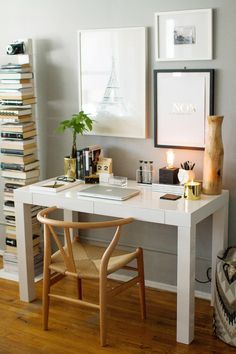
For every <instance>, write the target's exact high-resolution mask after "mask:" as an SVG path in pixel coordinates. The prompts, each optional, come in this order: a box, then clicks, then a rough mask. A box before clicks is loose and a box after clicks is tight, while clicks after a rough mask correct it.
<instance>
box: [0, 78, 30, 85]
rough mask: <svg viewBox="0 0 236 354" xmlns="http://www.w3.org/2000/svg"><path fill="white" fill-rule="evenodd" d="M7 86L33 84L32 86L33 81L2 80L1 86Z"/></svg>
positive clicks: (0, 80) (0, 81)
mask: <svg viewBox="0 0 236 354" xmlns="http://www.w3.org/2000/svg"><path fill="white" fill-rule="evenodd" d="M5 84H10V85H14V84H19V85H23V84H31V85H32V81H31V79H0V85H5Z"/></svg>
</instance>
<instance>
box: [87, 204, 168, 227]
mask: <svg viewBox="0 0 236 354" xmlns="http://www.w3.org/2000/svg"><path fill="white" fill-rule="evenodd" d="M94 214H99V215H107V216H114V217H119V218H127V217H133V218H135V219H136V220H140V221H147V222H155V223H158V224H163V223H164V220H165V218H164V212H163V211H162V210H155V209H145V208H142V209H141V208H135V207H132V206H125V205H124V204H123V203H121V204H115V203H114V204H110V203H103V202H98V203H97V202H94Z"/></svg>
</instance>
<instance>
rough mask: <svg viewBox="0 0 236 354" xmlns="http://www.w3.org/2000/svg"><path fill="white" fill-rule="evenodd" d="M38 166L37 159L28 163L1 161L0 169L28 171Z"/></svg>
mask: <svg viewBox="0 0 236 354" xmlns="http://www.w3.org/2000/svg"><path fill="white" fill-rule="evenodd" d="M38 167H39V161H33V162H30V163H28V164H17V163H5V162H1V169H2V171H5V170H14V171H22V172H25V171H30V170H33V169H35V168H38Z"/></svg>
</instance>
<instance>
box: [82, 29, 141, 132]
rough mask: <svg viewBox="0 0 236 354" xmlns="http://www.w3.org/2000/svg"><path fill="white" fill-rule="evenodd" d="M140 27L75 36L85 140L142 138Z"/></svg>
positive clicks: (83, 32)
mask: <svg viewBox="0 0 236 354" xmlns="http://www.w3.org/2000/svg"><path fill="white" fill-rule="evenodd" d="M146 37H147V33H146V28H145V27H129V28H111V29H91V30H81V31H78V54H79V109H80V110H83V111H84V112H85V113H86V114H88V115H89V116H90V117H91V118H92V119H94V120H95V122H94V124H93V130H92V132H90V133H88V134H94V135H102V136H117V137H128V138H146V137H147V123H146V119H147V118H146V77H147V75H146V71H147V48H146V46H147V43H146Z"/></svg>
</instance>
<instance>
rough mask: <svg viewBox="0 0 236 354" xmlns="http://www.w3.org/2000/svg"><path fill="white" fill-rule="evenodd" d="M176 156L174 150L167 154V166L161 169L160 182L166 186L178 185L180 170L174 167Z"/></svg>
mask: <svg viewBox="0 0 236 354" xmlns="http://www.w3.org/2000/svg"><path fill="white" fill-rule="evenodd" d="M174 159H175V154H174V152H173V150H171V149H170V150H168V151H167V153H166V160H167V166H166V167H162V168H160V169H159V182H160V183H164V184H177V183H178V182H179V180H178V172H179V168H177V167H174Z"/></svg>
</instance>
